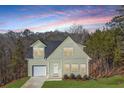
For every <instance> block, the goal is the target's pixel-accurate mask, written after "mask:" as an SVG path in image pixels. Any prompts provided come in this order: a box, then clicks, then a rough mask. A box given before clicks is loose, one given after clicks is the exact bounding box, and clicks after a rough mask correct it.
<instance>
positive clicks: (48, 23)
mask: <svg viewBox="0 0 124 93" xmlns="http://www.w3.org/2000/svg"><path fill="white" fill-rule="evenodd" d="M118 7H119V6H83V5H82V6H43V5H42V6H12V5H11V6H0V32H7V30H15V31H20V30H23V29H25V28H28V29H30V30H32V31H34V32H45V31H50V30H56V29H59V30H61V31H64V30H65V29H66V28H68V27H69V26H70V25H72V24H80V25H83V26H84V28H86V29H88V30H89V31H93V30H95V29H97V28H102V27H103V26H104V25H105V23H106V22H109V21H110V20H111V19H112V17H113V16H116V15H117V12H116V9H117V8H118Z"/></svg>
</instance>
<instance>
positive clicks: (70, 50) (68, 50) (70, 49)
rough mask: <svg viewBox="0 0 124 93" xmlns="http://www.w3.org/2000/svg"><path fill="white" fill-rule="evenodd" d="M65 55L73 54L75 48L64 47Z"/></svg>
mask: <svg viewBox="0 0 124 93" xmlns="http://www.w3.org/2000/svg"><path fill="white" fill-rule="evenodd" d="M64 56H66V57H68V56H73V48H64Z"/></svg>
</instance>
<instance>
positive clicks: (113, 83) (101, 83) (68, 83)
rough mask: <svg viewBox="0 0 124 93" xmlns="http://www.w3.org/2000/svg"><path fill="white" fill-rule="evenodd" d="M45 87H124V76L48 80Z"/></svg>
mask: <svg viewBox="0 0 124 93" xmlns="http://www.w3.org/2000/svg"><path fill="white" fill-rule="evenodd" d="M42 87H43V88H124V76H113V77H110V78H100V79H98V80H88V81H81V80H79V81H78V80H62V81H46V82H45V83H44V85H43V86H42Z"/></svg>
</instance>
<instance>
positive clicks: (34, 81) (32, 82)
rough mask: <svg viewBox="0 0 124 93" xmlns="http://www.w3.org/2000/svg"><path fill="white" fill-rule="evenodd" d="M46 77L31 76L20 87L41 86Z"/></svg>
mask: <svg viewBox="0 0 124 93" xmlns="http://www.w3.org/2000/svg"><path fill="white" fill-rule="evenodd" d="M45 80H46V77H31V78H30V79H29V80H28V81H27V82H26V83H25V84H24V85H23V86H22V88H41V87H42V85H43V84H44V81H45Z"/></svg>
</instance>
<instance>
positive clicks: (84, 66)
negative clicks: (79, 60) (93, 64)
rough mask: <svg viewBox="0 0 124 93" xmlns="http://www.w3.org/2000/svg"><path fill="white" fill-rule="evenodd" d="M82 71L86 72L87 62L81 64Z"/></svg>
mask: <svg viewBox="0 0 124 93" xmlns="http://www.w3.org/2000/svg"><path fill="white" fill-rule="evenodd" d="M80 72H81V73H83V74H85V73H86V64H80Z"/></svg>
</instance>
